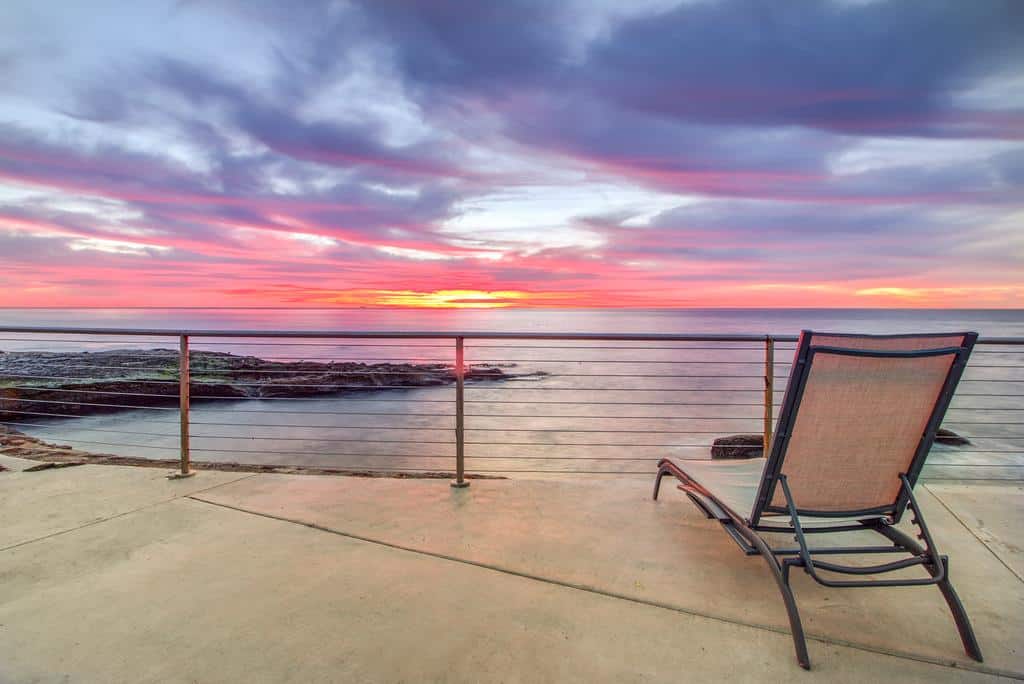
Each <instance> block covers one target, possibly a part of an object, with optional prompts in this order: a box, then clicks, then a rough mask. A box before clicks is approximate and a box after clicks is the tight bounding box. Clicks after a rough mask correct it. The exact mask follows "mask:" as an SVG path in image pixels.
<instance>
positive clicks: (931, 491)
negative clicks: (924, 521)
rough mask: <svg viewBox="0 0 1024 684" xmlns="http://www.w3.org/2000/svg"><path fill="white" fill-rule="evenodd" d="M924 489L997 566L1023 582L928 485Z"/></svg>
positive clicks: (1023, 579) (1022, 578) (1023, 578)
mask: <svg viewBox="0 0 1024 684" xmlns="http://www.w3.org/2000/svg"><path fill="white" fill-rule="evenodd" d="M924 487H925V489H927V490H928V493H929V494H931V495H932V496H934V497H935V500H936V501H938V502H939V503H940V504H942V507H943V508H945V509H946V510H947V511H949V514H950V515H951V516H953V518H955V519H956V521H957V522H958V523H960V524H961V525H963V527H964V529H965V530H967V531H968V532H969V533H970V535H971V536H972V537H974V538H975V539H977V540H978V543H979V544H981V545H982V546H984V547H985V550H987V551H988V552H989V553H991V554H992V556H993V557H994V558H995V559H996V560H997V561H999V564H1000V565H1002V566H1003V567H1004V568H1006V569H1007V570H1009V571H1010V574H1012V575H1013V576H1014V577H1016V578H1017V580H1018V581H1020V582H1024V577H1021V576H1020V574H1018V573H1017V571H1016V570H1014V569H1013V568H1011V567H1010V566H1009V565H1007V564H1006V561H1004V560H1003V558H1002V556H1000V555H999V554H998V553H996V551H995V549H993V548H992V547H991V546H989V545H988V542H986V541H985V540H984V539H982V538H981V537H979V536H978V533H977V532H975V531H974V529H973V528H971V526H970V525H968V524H967V522H966V521H965V520H964V519H963V518H961V517H960V516H959V515H957V513H956V511H954V510H953V509H952V508H950V507H949V504H947V503H946V502H945V501H944V500H943V498H942V497H941V496H939V493H938V492H936V491H934V490H933V489H932V488H931V487H929V486H928V485H924Z"/></svg>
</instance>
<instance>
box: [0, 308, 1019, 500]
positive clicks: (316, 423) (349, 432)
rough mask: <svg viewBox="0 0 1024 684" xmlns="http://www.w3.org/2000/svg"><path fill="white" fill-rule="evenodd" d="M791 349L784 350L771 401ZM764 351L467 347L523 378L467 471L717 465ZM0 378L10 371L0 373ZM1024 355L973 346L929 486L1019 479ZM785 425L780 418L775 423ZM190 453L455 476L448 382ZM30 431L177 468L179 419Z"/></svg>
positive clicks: (799, 324)
mask: <svg viewBox="0 0 1024 684" xmlns="http://www.w3.org/2000/svg"><path fill="white" fill-rule="evenodd" d="M0 326H71V327H92V328H97V327H112V328H146V329H168V330H175V329H215V330H308V331H314V330H332V331H342V330H343V331H387V332H424V331H444V332H516V331H520V332H552V333H579V332H587V333H623V332H628V333H679V334H686V333H701V334H711V333H750V334H759V335H760V334H775V335H795V334H797V333H798V332H799V331H800V330H801V329H814V330H822V331H831V332H865V333H900V332H922V331H927V332H941V331H962V330H975V331H977V332H979V333H980V334H981V335H982V337H983V338H984V337H1024V311H1022V310H950V309H944V310H933V309H929V310H914V309H901V310H891V309H887V310H883V309H646V310H635V309H600V310H598V309H579V310H564V309H559V310H545V309H541V310H536V309H416V310H410V309H401V310H395V309H299V308H296V309H4V310H0ZM0 338H2V339H0V350H6V351H15V350H30V349H39V350H47V351H54V350H98V349H138V348H142V347H145V348H174V346H175V345H176V343H177V341H176V339H174V338H173V337H166V338H154V339H152V340H149V339H131V338H100V337H97V336H75V337H62V336H57V335H53V334H40V335H22V334H12V333H0ZM193 349H209V350H216V351H230V352H234V353H239V354H252V355H255V356H259V357H261V358H266V359H275V360H297V359H308V360H320V361H327V360H355V361H365V362H368V363H374V362H382V363H383V362H388V361H395V362H399V361H408V362H422V363H452V362H453V360H454V349H453V345H452V343H451V342H449V341H446V340H441V341H438V340H422V341H417V340H409V341H406V340H350V341H336V340H314V339H304V340H280V339H276V340H274V339H242V338H234V339H231V338H228V337H224V338H217V339H205V338H196V339H194V340H193ZM792 349H793V345H792V343H790V344H782V343H780V344H779V345H778V346H777V349H776V353H775V369H774V370H775V386H776V394H775V399H776V402H778V401H779V400H781V397H782V394H781V391H782V389H784V387H785V381H786V376H787V373H788V369H789V361H790V358H791V356H792ZM763 359H764V349H763V345H760V344H758V343H723V344H708V343H671V344H669V343H628V344H626V343H608V342H604V343H597V342H594V343H590V342H578V341H575V342H570V341H566V342H546V341H545V342H538V341H522V342H509V341H504V340H467V342H466V361H467V363H471V364H477V363H479V364H498V365H501V366H502V367H503V369H505V370H506V371H507V372H509V373H512V374H515V375H522V376H523V377H521V378H516V379H511V380H505V381H498V382H479V383H471V384H468V385H467V389H466V464H467V471H468V472H470V473H474V472H477V473H488V474H506V475H511V476H527V475H528V474H538V473H547V474H551V473H560V474H564V473H568V474H573V475H591V474H593V475H595V476H600V475H601V474H604V475H605V476H607V475H613V474H614V475H618V474H627V473H628V474H645V473H652V472H653V470H654V463H655V462H656V461H657V459H658V458H661V457H663V456H676V457H682V458H707V457H708V454H709V447H710V444H711V441H712V440H713V439H714V438H715V437H718V436H723V435H730V434H746V433H751V434H760V432H761V429H762V424H763V423H762V420H763V404H762V397H763V391H764V390H763ZM2 380H3V378H0V381H2ZM1022 397H1024V348H1017V349H1013V348H1009V347H984V346H979V347H978V349H977V350H976V353H975V356H974V357H973V358H972V361H971V364H970V366H969V369H968V372H967V374H966V375H965V377H964V381H963V383H962V384H961V387H960V390H959V391H958V394H957V397H956V399H955V401H954V403H953V406H952V408H951V409H950V412H949V414H948V416H947V420H946V422H945V426H946V427H948V428H950V429H952V430H954V431H956V432H958V433H959V434H962V435H965V436H967V437H968V438H969V439H970V440H971V444H970V445H968V446H961V447H950V446H943V445H936V447H935V448H934V449H933V452H932V454H931V456H930V457H929V466H928V468H927V470H926V476H928V477H932V478H935V479H960V480H964V479H966V480H975V479H1019V478H1020V476H1021V474H1022V473H1024V426H1022V423H1021V421H1022V417H1024V416H1022V413H1021V410H1022V409H1021V406H1022V403H1021V398H1022ZM775 415H776V416H777V409H776V414H775ZM191 422H192V454H193V459H194V460H196V461H231V462H241V463H252V464H277V465H307V466H319V467H332V468H345V469H356V470H368V471H392V470H398V471H409V472H425V471H450V470H452V468H453V467H454V444H453V442H454V388H453V387H452V386H440V387H427V388H417V389H410V390H405V389H403V390H380V391H374V392H356V393H347V394H340V395H332V396H323V397H315V398H303V399H290V400H289V399H285V398H282V399H278V400H275V399H249V400H222V401H212V400H211V401H196V402H195V403H194V404H193V406H192V411H191ZM12 427H16V428H17V429H19V430H22V431H23V432H26V433H28V434H31V435H34V436H38V437H41V438H43V439H46V440H49V441H53V442H57V443H60V444H70V445H73V446H75V447H77V448H81V449H83V450H87V451H93V452H96V453H109V454H116V455H122V456H134V457H145V458H175V457H176V455H177V450H178V426H177V412H176V410H173V409H166V408H165V409H162V410H158V409H153V408H149V409H138V410H125V411H120V412H117V413H110V414H104V415H94V416H84V417H74V418H67V419H61V418H49V417H45V416H43V417H40V416H35V417H33V416H26V419H25V420H19V421H15V423H12Z"/></svg>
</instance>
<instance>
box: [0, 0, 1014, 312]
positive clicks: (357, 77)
mask: <svg viewBox="0 0 1024 684" xmlns="http://www.w3.org/2000/svg"><path fill="white" fill-rule="evenodd" d="M1022 36H1024V3H1021V2H1017V1H1016V0H1005V1H999V0H973V1H971V2H965V1H964V0H894V1H892V2H888V1H884V0H856V1H854V0H843V1H839V0H822V1H821V2H811V1H810V0H787V1H786V2H776V1H769V0H763V1H762V0H757V1H755V0H684V1H680V0H629V1H622V2H610V1H606V0H561V1H559V2H551V1H550V0H539V1H536V2H527V1H520V0H503V1H502V2H489V1H480V2H476V1H473V2H470V1H469V0H465V1H463V2H451V1H446V0H408V1H406V2H397V1H393V0H366V1H365V2H360V1H355V0H353V1H351V2H344V1H340V2H339V1H333V0H332V1H320V0H304V1H303V2H287V3H286V2H279V3H276V2H271V1H269V0H268V1H266V2H251V1H249V0H223V1H216V0H208V1H207V0H179V1H177V2H172V1H166V0H136V1H134V2H127V3H126V2H123V1H121V0H119V1H117V2H103V1H102V0H90V1H89V2H67V3H45V2H37V1H35V0H30V1H22V0H4V2H3V3H0V83H2V86H0V306H55V307H70V306H108V307H109V306H286V307H303V306H399V307H402V306H423V307H452V306H456V307H472V306H484V307H499V306H522V307H718V306H744V307H745V306H749V307H758V306H783V307H801V306H812V307H827V306H836V307H956V308H975V307H976V308H983V307H1008V308H1019V307H1024V39H1022Z"/></svg>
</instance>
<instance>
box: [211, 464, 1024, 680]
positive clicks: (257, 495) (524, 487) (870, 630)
mask: <svg viewBox="0 0 1024 684" xmlns="http://www.w3.org/2000/svg"><path fill="white" fill-rule="evenodd" d="M650 484H651V483H650V482H644V483H641V482H639V481H635V480H625V481H622V482H614V481H607V480H605V481H593V480H584V481H560V482H556V481H533V480H492V481H476V482H474V483H473V484H472V486H471V487H470V488H469V489H466V490H452V489H451V488H449V487H447V486H446V485H444V484H440V483H437V482H431V481H411V480H384V479H381V480H365V479H357V478H310V477H302V476H287V475H267V476H260V477H259V478H253V479H250V480H246V481H242V482H238V483H234V484H230V485H226V486H224V487H219V488H217V489H216V490H213V491H210V492H206V493H203V494H200V495H198V496H197V498H201V499H203V500H207V501H211V502H216V503H220V504H223V505H228V506H233V507H237V508H239V509H243V510H247V511H253V512H259V513H262V514H266V515H272V516H279V517H282V518H286V519H290V520H296V521H301V522H304V523H309V524H315V525H318V526H322V527H325V528H328V529H331V530H336V531H339V532H344V533H346V534H351V535H356V536H359V537H363V538H367V539H373V540H379V541H383V542H386V543H389V544H396V545H399V546H402V547H406V548H411V549H417V550H421V551H425V552H430V553H436V554H440V555H444V556H451V557H456V558H460V559H466V560H469V561H472V562H476V563H481V564H485V565H487V566H491V567H495V568H501V569H504V570H509V571H513V572H518V573H524V574H527V575H531V576H536V577H542V578H546V579H550V580H554V581H558V582H562V583H566V584H571V585H577V586H582V587H588V588H591V589H594V590H597V591H602V592H606V593H611V594H615V595H620V596H625V597H631V598H635V599H638V600H642V601H649V602H656V603H661V604H666V605H670V606H673V607H676V608H678V609H681V610H687V611H692V612H695V613H698V614H701V615H708V616H715V617H718V618H721V619H725V620H730V621H736V622H741V623H744V624H749V625H759V626H765V627H768V628H771V629H777V630H778V629H783V630H784V629H787V628H788V627H787V622H786V617H785V612H784V610H783V606H782V602H781V599H780V597H779V595H778V592H777V589H776V588H775V586H774V583H773V580H772V579H771V576H770V575H769V573H768V571H767V569H766V568H765V567H764V564H763V561H762V560H761V559H760V558H756V557H753V558H748V557H744V556H743V555H742V553H740V551H739V550H738V549H737V548H736V546H735V545H734V544H733V542H732V541H731V540H730V539H729V538H728V537H727V536H726V535H725V534H724V533H722V531H721V530H720V528H719V526H718V525H717V523H715V522H711V521H707V520H705V519H704V518H703V517H702V516H701V515H700V514H699V513H698V512H697V510H696V509H694V508H693V507H692V505H690V504H689V502H688V501H687V500H686V499H685V497H683V495H682V494H681V493H680V492H677V491H675V490H674V489H672V488H671V487H670V486H668V487H666V488H665V489H666V491H665V492H664V494H663V500H662V501H659V502H652V501H651V500H650V491H649V488H650ZM667 484H668V483H667V482H666V485H667ZM641 485H642V486H641ZM921 499H922V502H921V503H922V506H923V508H924V509H925V512H926V516H927V519H928V521H929V524H930V526H931V528H932V532H933V534H934V536H935V537H936V539H937V540H938V543H939V544H940V547H941V550H942V551H943V552H945V553H948V554H949V555H950V556H951V558H952V561H951V565H952V571H951V574H952V577H953V580H954V582H955V584H956V586H957V589H958V591H959V592H960V594H961V597H962V598H963V600H964V603H965V604H966V606H967V609H968V612H969V614H970V616H971V618H972V620H973V622H974V625H975V629H976V631H977V633H978V638H979V641H980V642H981V646H982V650H983V651H984V653H985V655H986V665H987V666H992V667H994V668H997V669H998V670H1001V671H1005V672H1012V673H1018V674H1024V653H1022V652H1021V648H1020V639H1019V635H1020V634H1022V633H1024V584H1022V583H1021V582H1020V581H1019V580H1018V578H1017V577H1016V576H1014V575H1013V574H1012V573H1011V572H1009V571H1008V570H1007V568H1006V567H1004V566H1003V565H1002V563H1000V562H999V561H998V559H996V558H995V557H994V556H993V555H992V554H991V553H989V552H988V551H987V550H986V549H985V548H984V547H983V546H982V545H981V544H980V543H979V542H978V540H977V539H975V538H974V537H973V536H972V535H971V533H970V532H969V531H968V530H967V529H966V528H965V527H964V526H963V525H962V524H961V523H960V522H959V521H958V520H957V519H956V518H955V517H954V516H953V515H951V514H950V513H949V511H947V510H946V508H945V507H944V506H942V505H941V503H940V502H939V501H938V500H936V499H935V498H934V496H932V495H930V494H929V493H928V492H927V491H926V490H924V489H922V495H921ZM794 587H795V592H796V595H797V601H798V603H799V604H800V607H801V614H802V617H803V620H804V627H805V630H806V631H807V632H808V633H809V634H812V635H816V636H819V637H821V638H824V639H829V640H833V641H838V642H841V643H852V644H858V645H861V646H864V647H866V648H872V649H880V650H890V651H892V652H898V653H902V654H906V655H912V656H913V657H920V658H927V659H930V660H934V661H936V662H951V663H956V664H959V665H961V666H963V667H974V666H975V663H974V662H973V661H971V660H970V659H969V658H967V656H965V655H964V654H963V650H962V647H961V644H960V641H959V638H958V636H957V633H956V629H955V627H954V625H953V621H952V619H951V617H950V615H949V613H948V611H947V608H946V605H945V602H944V601H943V600H942V597H941V594H940V593H939V591H938V590H937V589H936V588H934V587H922V588H917V589H907V588H890V589H885V588H872V589H845V590H844V589H828V588H825V587H821V586H820V585H818V584H816V583H814V582H813V581H812V580H811V579H810V578H808V577H805V576H803V575H800V574H799V573H798V575H797V576H796V577H795V578H794ZM819 651H820V648H818V647H815V646H813V645H812V646H811V657H812V659H813V658H815V657H817V655H818V652H819Z"/></svg>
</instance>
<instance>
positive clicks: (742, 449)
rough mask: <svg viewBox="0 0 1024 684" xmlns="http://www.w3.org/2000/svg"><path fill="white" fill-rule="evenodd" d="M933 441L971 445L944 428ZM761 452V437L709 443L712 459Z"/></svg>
mask: <svg viewBox="0 0 1024 684" xmlns="http://www.w3.org/2000/svg"><path fill="white" fill-rule="evenodd" d="M935 441H936V442H937V443H938V444H946V445H948V446H964V445H967V444H970V443H971V440H969V439H967V438H966V437H963V436H962V435H958V434H957V433H955V432H953V431H952V430H947V429H946V428H939V432H938V434H937V435H936V437H935ZM763 452H764V436H763V435H729V436H727V437H718V438H717V439H715V441H714V442H712V443H711V458H713V459H730V458H759V457H760V456H761V455H762V454H763Z"/></svg>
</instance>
